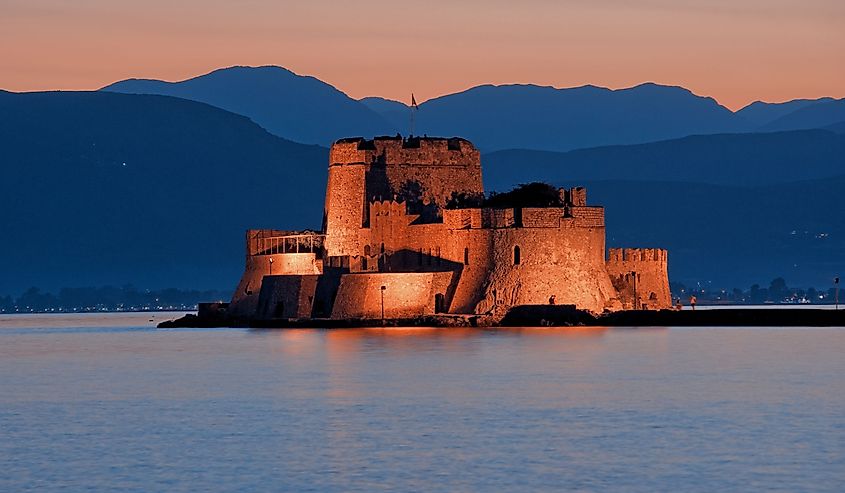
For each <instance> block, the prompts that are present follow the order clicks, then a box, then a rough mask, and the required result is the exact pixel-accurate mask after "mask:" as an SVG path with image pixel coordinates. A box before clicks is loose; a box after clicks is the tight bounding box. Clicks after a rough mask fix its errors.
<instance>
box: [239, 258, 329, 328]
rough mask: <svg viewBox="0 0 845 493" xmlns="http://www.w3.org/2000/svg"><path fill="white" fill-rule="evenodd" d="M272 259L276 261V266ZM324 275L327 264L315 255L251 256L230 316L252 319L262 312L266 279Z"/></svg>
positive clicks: (247, 260) (247, 261) (247, 259)
mask: <svg viewBox="0 0 845 493" xmlns="http://www.w3.org/2000/svg"><path fill="white" fill-rule="evenodd" d="M270 259H272V260H273V262H272V264H271V262H270ZM271 269H272V274H273V275H307V274H320V273H322V271H323V262H322V260H320V259H318V258H317V254H315V253H281V254H275V255H250V256H247V258H246V266H245V268H244V273H243V275H242V276H241V280H240V282H239V283H238V287H237V288H235V292H234V294H233V295H232V301H231V302H230V304H229V314H230V315H231V316H233V317H235V318H249V317H251V316H253V315H254V314H255V313H256V310H257V309H258V297H259V293H260V291H261V284H262V281H263V280H264V277H265V276H269V275H271Z"/></svg>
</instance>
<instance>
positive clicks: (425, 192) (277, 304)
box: [226, 136, 672, 325]
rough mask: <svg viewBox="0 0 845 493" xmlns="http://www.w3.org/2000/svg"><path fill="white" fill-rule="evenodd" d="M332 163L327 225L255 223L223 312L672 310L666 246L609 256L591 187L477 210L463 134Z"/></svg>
mask: <svg viewBox="0 0 845 493" xmlns="http://www.w3.org/2000/svg"><path fill="white" fill-rule="evenodd" d="M329 161H330V162H329V171H328V185H327V188H326V201H325V210H324V216H323V228H322V231H321V232H313V231H302V232H291V231H281V230H266V229H262V230H250V231H248V232H247V235H246V269H245V272H244V275H243V277H242V279H241V281H240V283H239V285H238V287H237V289H236V291H235V293H234V296H233V298H232V300H231V303H230V304H229V306H228V309H227V314H226V315H227V317H229V318H232V319H235V320H265V321H266V320H279V321H282V320H297V319H335V320H348V319H373V320H375V319H382V318H386V319H412V318H415V317H423V316H437V317H454V318H455V319H456V320H457V319H461V318H463V319H466V318H472V319H473V323H478V324H480V325H484V324H495V323H497V321H499V320H501V319H502V317H504V316H505V314H506V313H507V312H508V310H509V309H511V308H513V307H517V306H524V305H546V306H548V305H550V304H552V303H554V304H556V305H574V306H575V307H577V308H578V309H580V310H586V311H589V312H592V313H596V314H598V313H602V312H606V311H618V310H631V309H634V310H636V309H649V310H651V309H664V308H670V307H671V303H672V300H671V295H670V292H669V281H668V275H667V253H666V250H662V249H651V248H649V249H629V248H626V249H610V250H607V249H606V247H605V221H604V208H603V207H600V206H590V205H587V193H586V190H585V189H583V188H571V189H560V190H559V191H558V194H559V201H558V203H557V206H554V207H518V206H515V207H495V206H488V205H482V202H481V200H472V199H473V198H475V199H479V198H481V197H483V194H484V189H483V186H482V181H481V160H480V154H479V151H478V150H477V149H476V148H475V146H473V145H472V144H471V143H470V142H469V141H467V140H464V139H461V138H450V139H446V138H431V137H422V138H419V137H409V138H402V137H399V136H397V137H377V138H375V139H372V140H367V139H363V138H349V139H341V140H339V141H337V142H335V143H334V144H333V145H332V147H331V151H330V158H329Z"/></svg>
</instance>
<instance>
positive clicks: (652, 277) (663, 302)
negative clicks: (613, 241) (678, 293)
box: [607, 248, 672, 310]
mask: <svg viewBox="0 0 845 493" xmlns="http://www.w3.org/2000/svg"><path fill="white" fill-rule="evenodd" d="M668 257H669V254H668V253H667V251H666V250H663V249H661V248H611V249H610V250H609V251H608V259H607V272H608V275H609V276H610V278H611V280H612V282H613V285H614V287H615V288H616V289H617V291H618V292H619V296H620V299H621V300H622V302H623V304H624V308H625V309H629V310H630V309H650V310H654V309H664V308H670V307H671V306H672V294H671V292H670V290H669V274H668ZM634 276H636V280H635V279H634ZM635 291H636V297H635V295H634V293H635Z"/></svg>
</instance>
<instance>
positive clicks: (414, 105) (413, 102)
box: [411, 93, 419, 110]
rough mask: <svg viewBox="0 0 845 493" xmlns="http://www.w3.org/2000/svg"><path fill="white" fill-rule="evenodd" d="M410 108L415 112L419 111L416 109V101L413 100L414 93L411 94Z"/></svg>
mask: <svg viewBox="0 0 845 493" xmlns="http://www.w3.org/2000/svg"><path fill="white" fill-rule="evenodd" d="M411 108H414V109H415V110H418V109H419V108H418V107H417V100H416V99H414V93H411Z"/></svg>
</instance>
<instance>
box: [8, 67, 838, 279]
mask: <svg viewBox="0 0 845 493" xmlns="http://www.w3.org/2000/svg"><path fill="white" fill-rule="evenodd" d="M245 81H246V82H245ZM245 88H248V89H245ZM147 92H162V93H165V92H167V93H169V94H170V95H167V94H164V95H159V94H146V93H147ZM843 104H845V102H843V100H836V99H832V98H822V99H819V100H797V101H794V102H790V103H785V104H768V103H754V104H752V105H749V106H748V107H746V108H744V109H742V110H740V111H738V112H731V111H730V110H727V109H726V108H724V107H722V106H720V105H718V103H716V102H715V101H713V100H712V99H709V98H703V97H699V96H696V95H694V94H692V93H691V92H689V91H687V90H685V89H682V88H674V87H667V86H659V85H656V84H644V85H640V86H637V87H634V88H630V89H624V90H616V91H613V90H609V89H602V88H597V87H592V86H586V87H582V88H575V89H554V88H543V87H538V86H524V85H522V86H520V85H512V86H482V87H479V88H474V89H470V90H468V91H465V92H463V93H458V94H454V95H449V96H444V97H442V98H437V99H435V100H431V101H427V102H425V103H423V104H421V105H420V108H419V110H418V112H417V113H416V115H415V116H416V122H415V124H416V126H417V128H418V129H419V130H418V132H419V133H430V134H435V133H437V134H445V135H451V134H457V135H462V136H470V138H471V139H473V140H475V141H477V142H480V143H481V148H482V150H483V151H484V153H483V156H482V163H483V174H484V181H485V186H486V188H487V189H488V190H498V191H505V190H508V189H510V188H511V187H513V186H514V185H516V184H518V183H525V182H529V181H534V180H539V181H546V182H550V183H553V184H555V185H558V186H574V185H586V186H587V187H588V193H589V199H590V203H594V204H601V205H604V206H606V207H607V224H608V245H609V246H628V245H634V246H637V245H639V246H664V247H667V248H669V249H670V259H671V261H670V274H671V276H672V279H673V280H678V281H681V282H685V283H687V284H689V283H690V282H693V281H699V280H709V281H712V282H713V283H716V284H717V285H720V286H724V287H732V286H747V285H748V284H750V283H751V282H760V283H766V282H768V281H769V280H771V278H773V277H775V276H779V275H783V276H787V279H788V280H789V281H790V283H794V284H802V283H803V284H806V285H818V286H821V284H822V283H824V282H826V279H828V278H829V277H830V275H832V273H836V272H839V273H841V272H843V271H845V264H843V262H845V261H843V259H842V253H841V252H843V251H845V231H843V228H845V222H843V221H842V219H841V218H842V217H843V216H845V202H843V200H842V197H841V196H840V193H841V192H840V190H842V189H843V187H845V178H843V175H845V116H843V114H842V111H843V110H842V106H843ZM591 108H592V111H591ZM534 112H536V115H537V116H536V119H535V120H536V121H533V120H532V119H531V115H532V113H534ZM476 113H477V114H476ZM409 117H410V109H409V108H408V107H407V106H406V105H404V104H403V103H401V102H397V101H391V100H388V99H383V98H377V97H371V98H364V99H362V100H360V101H356V100H354V99H352V98H349V97H348V96H347V95H345V94H343V93H342V92H340V91H338V90H337V89H335V88H333V87H332V86H330V85H328V84H325V83H322V82H320V81H318V80H316V79H313V78H308V77H301V76H298V75H296V74H293V73H292V72H289V71H286V70H284V69H280V68H278V67H262V68H256V69H253V68H244V67H238V68H234V69H224V70H220V71H216V72H213V73H212V74H209V75H207V76H201V77H198V78H195V79H191V80H189V81H185V82H178V83H166V82H161V81H140V80H132V81H123V82H120V83H117V84H115V85H112V86H108V87H107V88H104V90H100V91H94V92H46V93H9V92H3V91H0V148H2V149H3V154H2V157H0V169H2V172H3V177H4V179H3V180H0V208H2V209H0V210H3V218H4V219H3V227H4V234H3V235H2V236H0V272H2V273H3V275H2V276H0V295H2V294H4V293H6V294H16V293H19V292H21V291H22V290H23V289H25V288H26V287H29V286H30V285H34V286H39V287H42V288H44V289H56V288H59V287H62V286H85V285H102V284H118V285H119V284H124V283H133V284H135V285H138V286H142V287H150V288H161V287H166V286H178V287H182V288H200V289H208V288H215V289H227V288H231V286H233V285H234V283H235V281H236V280H237V278H238V276H239V274H240V271H241V268H242V262H243V232H244V230H246V229H247V228H263V227H266V228H290V229H300V228H315V229H316V228H319V227H320V222H321V213H322V201H323V194H324V191H325V176H326V165H327V159H328V149H327V146H328V144H329V143H330V142H331V141H332V140H334V138H335V137H336V136H337V135H373V134H384V133H395V129H396V128H397V127H401V126H403V125H404V126H406V127H407V125H408V124H409V123H410V122H409V120H410V118H409ZM573 122H581V124H580V125H577V124H576V123H573ZM667 122H672V124H668V123H667ZM428 126H430V128H434V129H435V130H430V129H427V127H428ZM544 126H548V127H549V128H547V129H544V128H543V127H544ZM438 128H439V130H438ZM462 129H464V130H462ZM749 129H751V130H753V131H750V130H749ZM766 129H771V130H772V131H769V132H766V131H765V130H766ZM688 132H691V133H692V134H688ZM280 134H282V135H280ZM473 136H474V137H473ZM499 139H501V142H500V141H499ZM641 139H650V140H649V141H644V142H637V141H638V140H641ZM309 142H310V143H315V142H316V143H320V144H323V145H311V144H307V143H309ZM602 142H607V145H599V146H597V147H586V146H588V145H595V144H597V143H602Z"/></svg>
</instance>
